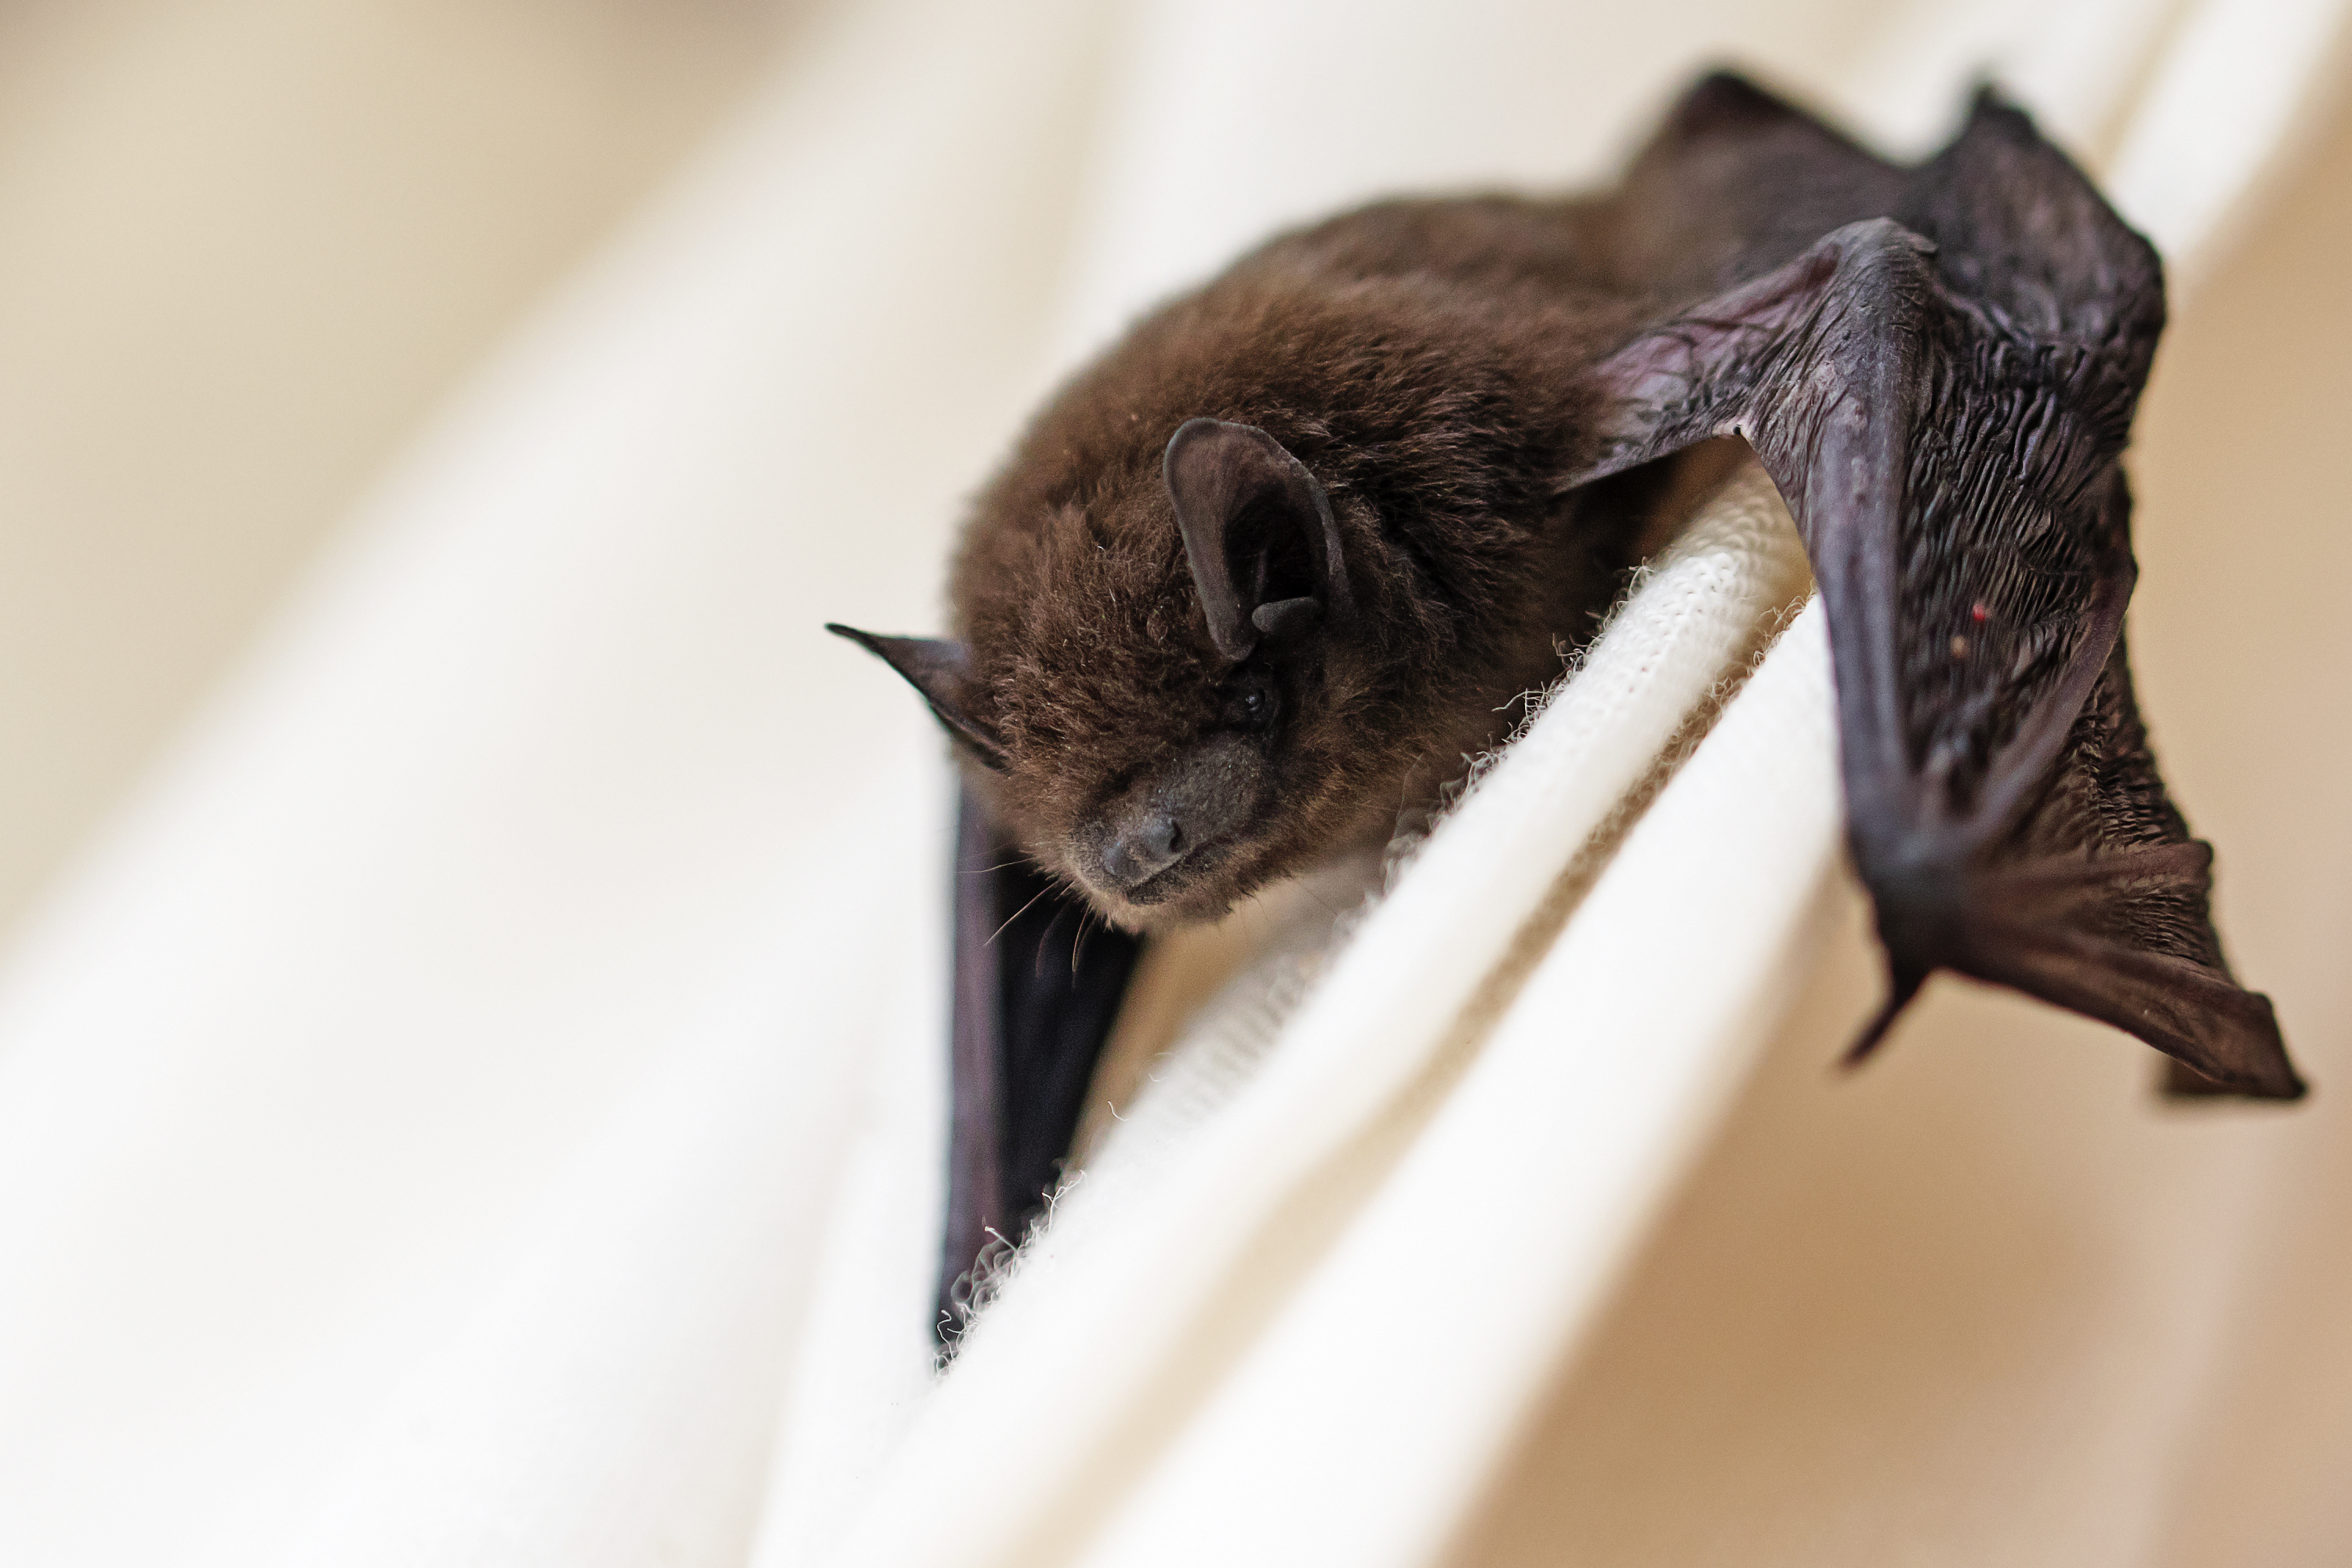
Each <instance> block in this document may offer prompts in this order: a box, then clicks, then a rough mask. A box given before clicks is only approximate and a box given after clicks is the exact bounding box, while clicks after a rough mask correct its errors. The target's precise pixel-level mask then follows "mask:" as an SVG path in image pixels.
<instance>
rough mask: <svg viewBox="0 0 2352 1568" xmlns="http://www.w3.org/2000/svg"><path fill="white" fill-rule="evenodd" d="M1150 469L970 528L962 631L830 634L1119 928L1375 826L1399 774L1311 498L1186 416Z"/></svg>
mask: <svg viewBox="0 0 2352 1568" xmlns="http://www.w3.org/2000/svg"><path fill="white" fill-rule="evenodd" d="M1159 468H1160V472H1159V474H1158V475H1157V476H1155V479H1156V481H1157V482H1156V483H1155V484H1153V485H1151V486H1150V487H1147V488H1146V493H1145V494H1144V495H1142V496H1134V497H1109V496H1105V497H1097V501H1096V504H1095V505H1094V506H1092V507H1064V508H1057V509H1055V510H1054V511H1053V512H1052V513H1051V514H1050V515H1049V516H1048V517H1047V518H1046V519H1045V526H1044V527H1042V528H1036V529H1024V530H1021V531H1017V532H1008V533H1007V534H1003V535H1000V534H995V533H989V532H982V533H981V534H980V535H979V536H978V538H977V539H976V541H975V542H976V544H977V545H978V546H979V547H980V548H981V549H990V548H991V547H992V546H993V547H994V550H993V552H995V553H998V554H999V555H1000V557H1001V558H1000V559H998V560H996V561H993V562H992V563H989V569H988V570H986V571H984V572H982V574H981V575H982V576H985V577H987V578H988V579H990V582H989V584H987V587H986V588H983V589H982V591H979V592H975V593H972V594H970V595H966V596H965V597H966V599H967V603H966V605H965V606H964V608H965V610H966V613H967V614H966V619H967V626H966V633H967V636H966V637H965V639H963V640H961V641H949V640H944V639H937V640H935V639H926V638H913V637H875V636H872V635H871V634H868V633H864V632H858V631H854V630H852V629H850V628H847V627H835V628H834V629H835V630H836V631H839V632H840V633H842V634H843V635H845V636H847V637H852V638H854V639H855V640H856V641H858V642H859V643H861V644H863V645H864V646H865V647H868V648H869V649H871V650H872V651H873V652H875V653H876V654H877V655H879V656H880V657H881V658H884V659H886V660H887V661H888V662H889V664H890V665H891V666H892V668H895V669H897V670H898V673H899V674H900V675H902V676H904V677H906V679H908V682H909V683H910V684H912V685H913V686H914V687H915V688H916V689H918V690H919V691H920V692H921V693H922V695H923V697H924V699H925V700H926V701H927V702H928V703H929V705H930V708H931V710H932V711H933V712H934V713H935V714H936V715H938V717H939V718H940V721H941V722H942V723H943V724H944V725H945V726H946V728H947V730H948V731H949V733H950V735H951V736H952V737H953V738H954V740H955V741H956V742H957V745H958V748H959V751H960V752H961V755H962V757H963V759H964V761H965V763H967V767H968V771H969V772H970V773H971V774H972V776H973V777H974V780H975V782H976V783H977V784H978V785H979V787H980V789H981V790H982V794H983V795H984V796H985V798H987V800H988V801H989V804H990V806H991V808H992V810H993V811H994V812H995V813H996V814H997V815H998V816H999V817H1000V818H1002V819H1003V821H1004V822H1005V823H1006V824H1007V825H1008V826H1011V827H1012V828H1013V830H1014V831H1015V833H1017V834H1018V835H1019V837H1021V839H1022V840H1023V842H1024V844H1025V845H1026V846H1027V847H1029V849H1030V851H1031V853H1032V854H1034V856H1035V857H1036V858H1038V859H1039V861H1040V862H1041V863H1043V864H1045V866H1046V867H1048V868H1050V869H1053V870H1055V871H1057V872H1059V873H1060V874H1062V875H1063V876H1065V877H1066V878H1068V879H1070V880H1071V881H1072V882H1073V883H1075V884H1076V886H1077V887H1078V888H1079V889H1082V890H1083V891H1084V892H1085V893H1086V894H1087V897H1088V899H1089V900H1091V901H1092V902H1093V903H1094V904H1095V905H1096V907H1097V909H1098V910H1101V911H1102V912H1103V913H1104V914H1106V915H1107V916H1108V917H1110V918H1111V919H1113V920H1115V921H1118V922H1119V923H1121V924H1123V925H1127V926H1129V927H1147V926H1156V925H1164V924H1170V923H1174V922H1178V921H1187V920H1196V919H1206V918H1212V917H1214V916H1215V915H1218V914H1220V913H1222V912H1223V910H1225V909H1226V908H1228V907H1229V906H1230V905H1231V904H1232V903H1233V902H1234V900H1235V899H1237V898H1239V897H1241V896H1242V895H1243V894H1244V893H1246V892H1248V891H1250V890H1251V889H1254V888H1255V887H1257V886H1259V885H1261V884H1262V883H1264V882H1265V881H1267V880H1269V879H1272V878H1275V877H1278V876H1281V875H1284V874H1286V873H1287V872H1290V871H1293V870H1299V869H1304V868H1306V867H1307V866H1308V865H1311V864H1314V863H1315V862H1317V861H1318V860H1319V859H1321V858H1325V857H1326V855H1327V854H1328V853H1331V852H1336V851H1338V850H1340V849H1343V848H1346V847H1351V846H1352V845H1354V844H1355V843H1358V842H1360V841H1363V840H1366V839H1369V838H1373V837H1380V836H1381V835H1383V834H1385V832H1386V831H1387V828H1388V826H1389V824H1390V823H1391V821H1392V819H1393V817H1394V815H1395V811H1396V807H1397V805H1398V804H1399V802H1398V798H1397V796H1396V795H1394V794H1391V795H1389V796H1388V797H1387V799H1386V801H1385V805H1386V811H1385V813H1382V812H1381V811H1380V810H1378V809H1370V810H1368V809H1365V802H1364V799H1363V796H1364V789H1363V785H1364V784H1365V783H1366V775H1367V774H1368V773H1379V772H1382V771H1386V772H1389V773H1402V771H1404V770H1402V769H1399V768H1396V767H1393V766H1391V767H1389V768H1387V769H1385V770H1383V769H1382V767H1381V763H1382V762H1383V760H1384V759H1382V758H1381V757H1380V756H1378V755H1377V754H1376V752H1377V748H1368V747H1367V746H1366V744H1365V742H1366V741H1367V739H1368V738H1369V737H1368V736H1367V734H1366V732H1365V729H1366V727H1365V725H1364V724H1363V723H1362V722H1361V720H1362V719H1363V718H1364V717H1365V715H1364V714H1363V713H1362V712H1361V711H1360V710H1361V708H1362V706H1363V704H1364V700H1365V699H1366V698H1367V697H1368V696H1369V695H1370V690H1369V688H1370V686H1371V685H1373V684H1375V683H1376V668H1375V667H1376V665H1377V660H1374V659H1368V658H1365V657H1364V655H1365V651H1366V650H1365V648H1364V647H1363V644H1364V641H1365V638H1364V637H1363V636H1362V633H1363V631H1364V627H1363V626H1362V625H1361V617H1360V616H1359V614H1358V611H1357V606H1356V595H1355V593H1354V590H1353V588H1352V587H1351V585H1350V584H1349V574H1348V551H1347V546H1346V542H1345V539H1344V537H1343V535H1342V531H1341V529H1340V525H1339V519H1338V516H1337V515H1336V513H1335V511H1334V509H1333V507H1332V504H1331V500H1330V497H1329V495H1328V493H1327V491H1326V490H1325V489H1324V487H1323V485H1322V484H1321V483H1320V482H1319V481H1318V479H1316V477H1315V476H1314V475H1313V474H1312V473H1311V472H1309V471H1308V470H1307V467H1306V465H1305V464H1303V463H1301V462H1300V461H1299V460H1298V458H1296V457H1294V456H1293V455H1292V454H1291V453H1290V452H1289V451H1288V450H1287V449H1286V448H1285V447H1283V445H1282V444H1281V443H1280V442H1278V441H1276V439H1275V438H1274V437H1272V436H1270V435H1268V434H1267V433H1266V432H1265V431H1264V430H1262V429H1259V428H1257V427H1256V426H1250V425H1244V424H1236V423H1229V422H1225V421H1221V420H1213V419H1202V418H1195V419H1192V420H1189V421H1187V422H1185V423H1184V424H1183V425H1182V426H1181V427H1180V428H1178V429H1177V430H1176V432H1175V433H1174V435H1173V436H1172V437H1171V438H1170V439H1169V440H1168V441H1167V443H1166V445H1165V446H1164V447H1162V449H1161V451H1160V464H1159ZM1152 492H1156V493H1152ZM971 564H976V563H971V562H969V561H968V562H967V565H971ZM989 588H992V589H993V590H994V591H992V592H991V591H987V590H988V589H989ZM1396 782H1397V784H1399V785H1400V787H1402V778H1401V777H1400V778H1398V779H1397V780H1396Z"/></svg>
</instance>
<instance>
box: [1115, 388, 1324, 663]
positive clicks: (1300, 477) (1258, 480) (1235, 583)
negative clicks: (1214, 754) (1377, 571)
mask: <svg viewBox="0 0 2352 1568" xmlns="http://www.w3.org/2000/svg"><path fill="white" fill-rule="evenodd" d="M1160 477H1161V478H1162V479H1165V480H1166V481H1167V485H1168V499H1169V500H1171V501H1173V502H1174V503H1175V505H1176V528H1177V531H1178V532H1180V533H1181V534H1182V536H1183V539H1184V554H1185V558H1186V559H1187V560H1188V561H1189V562H1190V563H1192V585H1193V587H1194V588H1195V589H1197V590H1198V591H1199V593H1200V595H1201V611H1202V615H1203V616H1206V617H1207V619H1208V623H1209V640H1210V641H1212V642H1213V643H1215V644H1216V645H1217V651H1218V652H1219V653H1222V654H1223V655H1224V656H1225V657H1226V658H1229V659H1232V660H1234V662H1235V663H1239V662H1240V661H1241V660H1243V659H1245V658H1248V657H1249V656H1250V654H1251V653H1252V651H1254V650H1255V648H1256V647H1257V646H1258V645H1259V644H1260V643H1261V642H1264V643H1266V644H1268V645H1280V644H1283V643H1287V642H1292V641H1295V640H1296V639H1297V638H1299V637H1304V636H1305V635H1306V634H1307V632H1309V631H1310V630H1312V629H1313V628H1314V627H1315V626H1318V625H1330V624H1332V623H1335V622H1337V621H1340V620H1343V619H1345V618H1346V617H1347V615H1348V613H1349V608H1350V603H1349V595H1348V567H1347V563H1346V562H1345V561H1344V560H1343V559H1341V556H1340V553H1339V524H1338V522H1336V521H1334V520H1333V519H1332V516H1331V500H1330V498H1329V497H1328V496H1327V495H1325V494H1324V493H1323V487H1322V485H1321V484H1320V483H1318V481H1317V480H1316V478H1315V476H1314V475H1313V474H1310V473H1308V472H1307V465H1306V464H1304V463H1302V462H1300V461H1299V460H1298V459H1297V458H1295V457H1292V456H1291V455H1290V453H1289V451H1288V450H1287V449H1286V448H1285V447H1284V446H1283V445H1282V443H1281V442H1279V441H1277V440H1276V439H1275V438H1274V437H1271V436H1269V435H1267V434H1266V433H1265V431H1263V430H1261V429H1259V428H1258V427H1257V426H1255V425H1229V424H1226V423H1225V422H1224V421H1223V420H1219V419H1188V420H1186V421H1185V422H1184V423H1183V425H1181V426H1179V427H1178V429H1177V431H1176V434H1175V435H1173V436H1171V437H1169V440H1168V450H1167V452H1166V454H1165V455H1164V456H1163V457H1162V458H1160Z"/></svg>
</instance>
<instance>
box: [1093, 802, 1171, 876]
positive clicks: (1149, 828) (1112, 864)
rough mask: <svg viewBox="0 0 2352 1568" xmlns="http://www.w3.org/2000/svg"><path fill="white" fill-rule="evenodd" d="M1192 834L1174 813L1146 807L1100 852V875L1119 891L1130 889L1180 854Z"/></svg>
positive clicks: (1163, 867) (1167, 865) (1155, 873)
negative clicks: (1137, 818)
mask: <svg viewBox="0 0 2352 1568" xmlns="http://www.w3.org/2000/svg"><path fill="white" fill-rule="evenodd" d="M1191 838H1192V836H1191V835H1190V834H1188V833H1186V832H1185V831H1184V824H1183V822H1182V820H1181V819H1180V818H1179V817H1178V816H1177V815H1176V814H1175V813H1174V812H1172V811H1169V810H1166V809H1159V810H1151V811H1147V812H1145V813H1144V814H1143V816H1142V817H1141V819H1140V820H1139V821H1135V822H1132V823H1129V825H1128V826H1126V827H1125V828H1124V829H1123V830H1121V831H1119V832H1118V834H1117V835H1116V836H1115V837H1113V838H1112V839H1111V841H1110V843H1109V844H1108V845H1107V846H1106V847H1104V849H1103V852H1102V868H1103V875H1104V876H1105V877H1107V878H1108V879H1109V880H1110V881H1111V882H1113V883H1115V884H1116V885H1117V886H1118V890H1119V891H1120V892H1122V893H1129V894H1131V893H1133V892H1135V891H1136V890H1137V889H1139V888H1141V887H1142V886H1143V884H1144V883H1146V882H1149V881H1150V880H1151V879H1152V878H1154V877H1157V876H1158V875H1160V872H1162V871H1165V870H1166V869H1168V868H1170V867H1171V866H1173V865H1175V864H1176V863H1177V862H1178V861H1180V860H1181V859H1183V858H1184V851H1185V849H1186V848H1187V847H1189V845H1190V842H1191Z"/></svg>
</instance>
